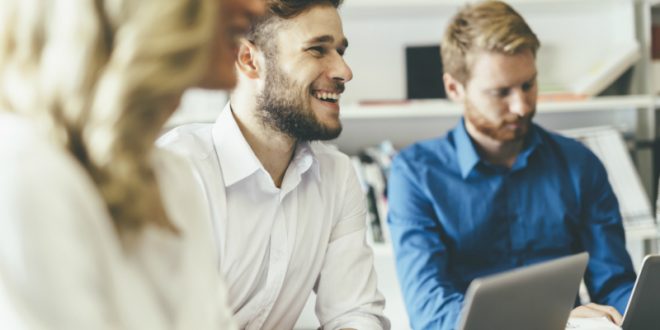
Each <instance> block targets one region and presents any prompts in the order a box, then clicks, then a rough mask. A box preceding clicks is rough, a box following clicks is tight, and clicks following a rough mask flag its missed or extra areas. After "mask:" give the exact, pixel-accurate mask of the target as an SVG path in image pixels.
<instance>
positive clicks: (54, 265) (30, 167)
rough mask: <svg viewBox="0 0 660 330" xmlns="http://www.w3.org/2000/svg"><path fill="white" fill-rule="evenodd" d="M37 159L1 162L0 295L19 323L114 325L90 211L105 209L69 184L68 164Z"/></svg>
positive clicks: (40, 325) (74, 326) (51, 326)
mask: <svg viewBox="0 0 660 330" xmlns="http://www.w3.org/2000/svg"><path fill="white" fill-rule="evenodd" d="M35 160H36V159H30V160H29V161H21V160H20V159H14V160H13V161H11V162H9V163H4V164H0V242H2V243H1V244H0V274H2V276H0V280H1V281H3V283H2V284H1V285H0V286H3V287H4V290H3V293H4V294H5V296H4V297H2V299H0V300H5V301H6V302H7V303H8V305H10V308H11V309H10V310H9V313H11V314H12V315H11V318H12V319H13V320H14V322H15V323H16V324H17V325H18V326H19V327H18V329H111V328H116V327H117V324H113V323H112V321H113V320H112V318H111V310H110V309H109V306H108V302H109V300H110V298H111V297H109V295H108V294H107V292H103V289H104V286H103V283H102V280H101V279H102V278H103V276H104V274H103V273H104V269H103V267H100V266H99V264H98V259H99V251H98V249H97V248H98V246H99V245H100V244H101V243H100V241H102V239H101V238H99V237H98V236H97V235H96V233H97V232H96V231H95V230H93V229H96V228H93V227H94V226H93V223H94V221H98V219H94V218H93V217H98V214H95V213H94V212H90V211H91V210H102V211H103V210H104V209H103V208H95V207H100V206H99V205H98V203H95V202H96V201H97V200H94V199H90V197H89V196H87V195H85V193H84V191H83V190H80V189H77V188H79V187H76V188H73V187H72V186H75V185H76V184H78V183H80V177H79V176H72V175H70V174H71V171H70V170H71V168H70V167H68V168H67V165H70V164H68V163H66V162H57V161H52V159H48V158H46V159H42V160H43V161H45V163H42V162H35ZM49 160H50V161H49ZM56 160H61V159H56ZM63 167H64V169H63ZM67 170H68V171H67ZM102 220H105V219H102ZM107 229H108V230H112V229H113V228H112V227H111V224H110V222H109V221H108V223H107ZM105 288H106V289H108V288H107V287H105ZM3 312H7V310H6V309H4V310H3Z"/></svg>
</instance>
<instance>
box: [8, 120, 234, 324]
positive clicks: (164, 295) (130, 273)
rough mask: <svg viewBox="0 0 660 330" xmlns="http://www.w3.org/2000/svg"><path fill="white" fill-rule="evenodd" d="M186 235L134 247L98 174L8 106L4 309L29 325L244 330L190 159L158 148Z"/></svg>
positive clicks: (167, 197) (162, 178)
mask: <svg viewBox="0 0 660 330" xmlns="http://www.w3.org/2000/svg"><path fill="white" fill-rule="evenodd" d="M154 167H155V169H156V176H157V180H158V182H159V185H160V189H161V192H162V197H163V199H164V204H165V205H166V211H167V212H168V214H169V216H170V219H171V221H173V222H174V224H175V225H176V226H177V227H178V229H179V231H180V234H179V236H176V235H174V234H171V233H169V232H165V231H163V230H161V229H158V228H155V227H148V228H145V229H144V232H143V233H142V236H141V238H140V241H139V243H138V244H137V246H136V247H135V248H132V249H130V250H128V249H125V248H124V247H123V246H122V244H121V243H120V241H119V237H118V236H117V233H116V231H115V228H114V226H113V225H112V223H111V220H110V217H109V214H108V212H107V211H106V207H105V205H104V203H103V201H102V198H101V196H100V195H99V193H98V191H97V189H96V187H95V186H94V184H93V182H92V181H91V179H90V177H89V176H88V175H87V173H86V172H85V171H84V169H83V168H82V167H81V166H80V164H79V163H78V162H77V161H76V160H75V159H74V158H73V157H72V156H71V155H70V154H69V153H67V152H65V151H64V150H63V149H61V148H60V147H58V146H56V145H54V144H52V143H50V142H49V141H48V140H47V139H46V138H45V137H44V136H43V135H42V134H40V133H39V131H38V130H37V129H36V128H35V127H34V126H33V125H32V123H30V122H28V121H27V120H25V119H21V118H19V117H17V116H14V115H8V114H0V289H1V290H0V295H1V297H0V315H5V316H7V315H9V316H10V317H11V320H12V321H13V322H14V323H15V324H17V325H18V326H20V328H25V329H41V328H48V329H186V330H188V329H236V325H235V323H234V322H233V320H232V319H231V313H230V310H229V309H228V307H227V303H226V289H225V287H224V285H223V282H222V281H221V280H219V279H218V275H217V271H216V268H215V260H214V255H213V251H214V243H213V241H212V239H213V238H212V234H211V233H212V229H211V228H210V225H209V221H208V217H209V215H208V211H207V209H206V208H205V207H204V206H203V205H202V204H201V203H199V201H200V200H202V199H201V197H200V196H201V195H200V194H201V192H199V191H198V190H197V188H196V186H195V185H194V178H193V174H192V171H191V170H190V165H189V164H188V163H187V162H186V161H185V160H183V159H180V158H178V157H176V156H173V155H171V154H168V153H166V152H164V151H162V150H161V151H157V152H156V154H155V155H154Z"/></svg>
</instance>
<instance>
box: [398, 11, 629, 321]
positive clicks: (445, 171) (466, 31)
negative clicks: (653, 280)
mask: <svg viewBox="0 0 660 330" xmlns="http://www.w3.org/2000/svg"><path fill="white" fill-rule="evenodd" d="M539 46H540V43H539V41H538V39H537V37H536V35H535V34H534V32H532V30H531V29H530V27H529V26H528V25H527V23H526V22H525V21H524V19H523V18H522V17H521V16H520V15H519V14H518V13H517V12H516V11H515V10H513V8H511V7H510V6H508V5H507V4H505V3H503V2H499V1H485V2H482V3H480V4H476V5H472V6H467V7H465V8H463V9H462V10H461V11H459V13H458V14H457V15H456V16H455V17H454V18H453V19H452V20H451V21H450V23H449V26H448V27H447V29H446V31H445V34H444V39H443V41H442V43H441V49H442V61H443V67H444V68H445V73H444V76H443V79H444V84H445V88H446V91H447V93H448V95H449V97H450V98H451V99H452V100H453V101H455V102H457V103H460V104H462V105H463V108H464V116H463V118H462V119H461V121H460V122H459V123H458V125H457V126H456V127H455V128H454V129H453V130H451V131H450V132H449V133H448V134H447V135H446V136H444V137H442V138H438V139H433V140H429V141H423V142H419V143H417V144H414V145H412V146H410V147H408V148H406V149H404V150H403V151H402V152H401V153H400V154H399V155H398V157H397V158H396V159H395V160H394V161H393V165H392V169H391V174H390V180H389V186H388V193H389V196H388V197H389V214H388V223H389V229H390V233H391V237H392V244H393V247H394V251H395V254H396V259H397V272H398V275H399V280H400V284H401V286H402V291H403V295H404V299H405V303H406V307H407V309H408V315H409V318H410V320H411V325H412V327H413V328H414V329H454V327H455V326H456V321H457V318H458V316H459V313H460V310H461V308H462V304H463V298H464V294H465V291H466V289H467V287H468V285H469V284H470V282H471V281H472V280H473V279H475V278H477V277H482V276H486V275H489V274H494V273H497V272H501V271H505V270H509V269H512V268H515V267H520V266H525V265H530V264H534V263H538V262H542V261H546V260H549V259H553V258H557V257H560V256H565V255H569V254H574V253H578V252H582V251H587V252H589V255H590V260H589V264H588V267H587V271H586V274H585V278H584V280H585V283H586V286H587V289H588V291H589V295H590V297H591V301H592V302H595V303H597V304H593V303H592V304H588V305H584V306H578V307H577V308H576V309H575V310H574V311H573V313H572V316H573V317H579V316H600V315H603V316H607V317H609V318H610V319H611V320H612V321H614V322H615V323H619V322H620V321H621V315H620V313H623V311H624V309H625V307H626V304H627V301H628V297H629V295H630V292H631V289H632V287H633V283H634V281H635V273H634V271H633V267H632V263H631V260H630V256H629V255H628V253H627V252H626V249H625V238H624V231H623V226H622V222H621V215H620V212H619V206H618V203H617V200H616V197H615V196H614V194H613V192H612V188H611V186H610V184H609V182H608V179H607V173H606V172H605V168H604V167H603V165H602V164H601V162H600V161H599V160H598V158H596V156H595V155H594V154H593V153H592V152H590V151H589V150H588V149H587V148H586V147H584V146H583V145H582V144H580V143H579V142H577V141H575V140H571V139H568V138H566V137H563V136H560V135H558V134H555V133H551V132H548V131H546V130H544V129H543V128H541V127H540V126H538V125H536V124H534V123H533V122H532V117H533V116H534V113H535V111H536V98H537V92H538V87H537V70H536V51H537V50H538V48H539ZM502 303H503V304H506V302H502ZM602 305H609V306H602ZM611 306H613V307H611ZM496 307H497V306H493V311H494V312H496V311H497V309H496Z"/></svg>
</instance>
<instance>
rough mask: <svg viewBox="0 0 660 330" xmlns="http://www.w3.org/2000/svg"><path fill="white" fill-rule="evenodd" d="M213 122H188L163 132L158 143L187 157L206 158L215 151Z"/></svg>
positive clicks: (159, 145)
mask: <svg viewBox="0 0 660 330" xmlns="http://www.w3.org/2000/svg"><path fill="white" fill-rule="evenodd" d="M212 129H213V124H207V123H205V124H186V125H182V126H178V127H176V128H173V129H171V130H170V131H168V132H167V133H165V134H163V135H162V136H161V137H160V138H159V139H158V141H156V144H157V146H158V147H159V148H162V149H166V150H169V151H171V152H174V153H175V154H178V155H182V156H184V157H186V158H195V159H202V158H206V157H207V156H208V155H209V154H211V152H212V151H213V135H212Z"/></svg>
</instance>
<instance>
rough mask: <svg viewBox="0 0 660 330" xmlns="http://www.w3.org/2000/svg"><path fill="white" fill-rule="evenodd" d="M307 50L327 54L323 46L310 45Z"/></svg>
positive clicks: (316, 53) (315, 53)
mask: <svg viewBox="0 0 660 330" xmlns="http://www.w3.org/2000/svg"><path fill="white" fill-rule="evenodd" d="M307 50H308V51H310V52H311V53H312V54H314V55H323V54H325V49H324V48H323V47H321V46H314V47H309V48H307Z"/></svg>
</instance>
